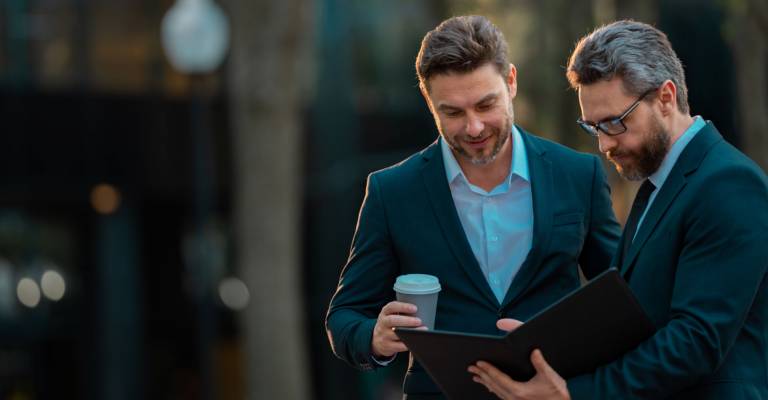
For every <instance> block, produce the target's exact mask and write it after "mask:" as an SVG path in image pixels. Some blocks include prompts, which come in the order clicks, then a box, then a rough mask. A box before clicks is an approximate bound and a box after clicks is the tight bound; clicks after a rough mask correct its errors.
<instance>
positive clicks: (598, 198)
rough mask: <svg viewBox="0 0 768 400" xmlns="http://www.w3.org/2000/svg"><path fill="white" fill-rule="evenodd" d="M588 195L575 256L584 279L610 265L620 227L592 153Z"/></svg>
mask: <svg viewBox="0 0 768 400" xmlns="http://www.w3.org/2000/svg"><path fill="white" fill-rule="evenodd" d="M592 162H593V171H594V172H593V175H592V196H591V199H590V205H591V206H590V212H589V217H588V226H587V234H586V237H585V239H584V246H583V248H582V250H581V255H580V256H579V265H580V266H581V270H582V271H583V272H584V275H585V276H586V277H587V279H591V278H594V277H595V276H597V275H598V274H600V272H603V271H605V270H606V269H608V268H609V267H610V263H611V259H612V258H613V256H614V254H615V253H616V246H617V243H618V241H619V235H620V234H621V227H620V226H619V223H618V222H616V216H615V215H614V213H613V206H612V204H611V188H610V186H608V181H607V180H606V177H605V171H604V170H603V165H602V163H601V162H600V159H599V158H597V157H595V156H592Z"/></svg>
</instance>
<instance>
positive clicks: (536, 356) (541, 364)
mask: <svg viewBox="0 0 768 400" xmlns="http://www.w3.org/2000/svg"><path fill="white" fill-rule="evenodd" d="M531 364H533V368H535V369H536V373H538V374H553V373H554V374H557V372H555V370H554V369H552V367H551V366H550V365H549V363H547V360H546V359H544V354H543V353H542V352H541V350H539V349H535V350H534V351H533V353H531ZM558 376H559V375H558Z"/></svg>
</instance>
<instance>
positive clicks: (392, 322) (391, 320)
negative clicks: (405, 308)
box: [382, 314, 422, 329]
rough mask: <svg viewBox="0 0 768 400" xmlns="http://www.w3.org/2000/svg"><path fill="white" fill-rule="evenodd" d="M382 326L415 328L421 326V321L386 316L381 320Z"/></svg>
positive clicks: (412, 318)
mask: <svg viewBox="0 0 768 400" xmlns="http://www.w3.org/2000/svg"><path fill="white" fill-rule="evenodd" d="M382 322H383V324H384V326H386V327H387V328H390V329H391V328H394V327H398V326H399V327H405V328H417V327H419V326H421V325H422V324H421V319H419V318H416V317H409V316H406V315H396V314H395V315H387V316H386V317H384V318H382Z"/></svg>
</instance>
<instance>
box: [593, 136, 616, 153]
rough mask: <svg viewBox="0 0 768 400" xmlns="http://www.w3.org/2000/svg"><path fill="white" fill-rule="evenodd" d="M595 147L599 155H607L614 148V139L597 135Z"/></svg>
mask: <svg viewBox="0 0 768 400" xmlns="http://www.w3.org/2000/svg"><path fill="white" fill-rule="evenodd" d="M597 147H598V148H599V149H600V152H601V153H607V152H609V151H611V150H613V149H614V148H615V147H616V138H614V137H613V136H608V135H606V134H604V133H602V132H601V133H598V134H597Z"/></svg>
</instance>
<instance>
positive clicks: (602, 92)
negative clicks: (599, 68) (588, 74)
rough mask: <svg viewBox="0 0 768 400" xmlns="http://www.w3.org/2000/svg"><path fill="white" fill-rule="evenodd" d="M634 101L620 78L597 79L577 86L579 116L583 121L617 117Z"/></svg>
mask: <svg viewBox="0 0 768 400" xmlns="http://www.w3.org/2000/svg"><path fill="white" fill-rule="evenodd" d="M633 101H635V97H633V96H632V95H630V94H628V93H627V92H626V90H625V89H624V84H623V83H622V81H621V79H620V78H613V79H611V80H608V81H599V82H595V83H592V84H589V85H583V86H581V87H580V88H579V105H580V106H581V117H582V118H583V119H584V120H585V121H593V122H598V121H602V120H604V119H606V118H609V117H617V116H619V115H620V114H621V113H622V112H624V111H625V109H626V108H627V106H629V105H630V104H632V102H633Z"/></svg>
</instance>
